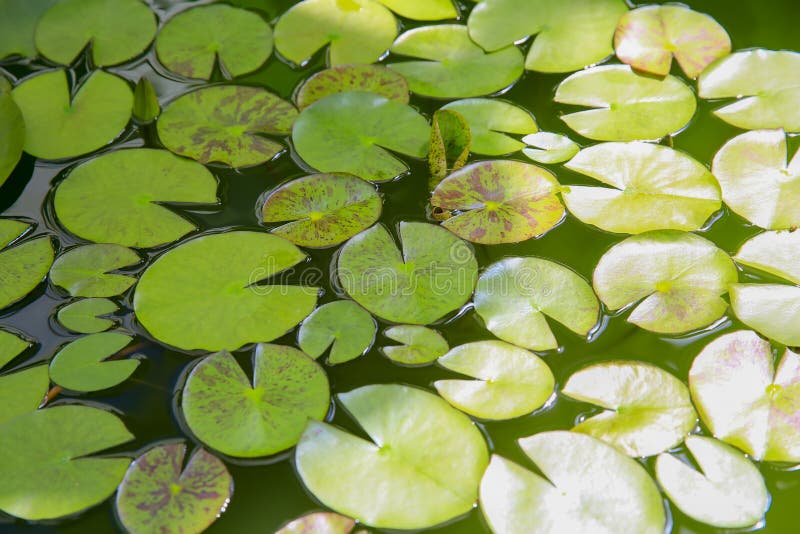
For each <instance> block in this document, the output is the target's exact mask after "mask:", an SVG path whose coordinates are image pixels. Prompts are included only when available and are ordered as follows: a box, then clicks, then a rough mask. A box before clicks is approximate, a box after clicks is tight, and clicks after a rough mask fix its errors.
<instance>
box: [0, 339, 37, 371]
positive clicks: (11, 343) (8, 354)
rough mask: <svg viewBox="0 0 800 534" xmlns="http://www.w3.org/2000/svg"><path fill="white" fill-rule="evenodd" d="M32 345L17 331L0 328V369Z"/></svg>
mask: <svg viewBox="0 0 800 534" xmlns="http://www.w3.org/2000/svg"><path fill="white" fill-rule="evenodd" d="M31 345H33V343H31V342H30V341H28V340H27V339H25V338H23V337H22V336H21V335H20V334H18V333H17V332H10V331H8V330H3V329H0V369H2V368H3V367H5V366H6V364H7V363H8V362H10V361H11V360H13V359H14V358H16V357H17V356H19V355H20V354H22V352H23V351H24V350H26V349H27V348H28V347H30V346H31Z"/></svg>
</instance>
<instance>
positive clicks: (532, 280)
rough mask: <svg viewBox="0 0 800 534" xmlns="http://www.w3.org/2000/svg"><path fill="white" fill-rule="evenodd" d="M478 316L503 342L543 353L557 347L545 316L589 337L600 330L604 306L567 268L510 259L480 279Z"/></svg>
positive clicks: (547, 261)
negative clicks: (596, 330)
mask: <svg viewBox="0 0 800 534" xmlns="http://www.w3.org/2000/svg"><path fill="white" fill-rule="evenodd" d="M475 311H476V312H477V313H478V315H480V317H481V318H482V319H483V321H484V323H485V324H486V328H487V329H488V330H489V331H490V332H492V333H493V334H494V335H496V336H497V337H499V338H500V339H502V340H505V341H508V342H509V343H513V344H515V345H518V346H520V347H524V348H526V349H531V350H540V351H541V350H551V349H556V348H558V341H557V340H556V338H555V336H554V335H553V332H552V330H550V326H549V325H548V324H547V319H546V317H550V318H551V319H553V320H555V321H557V322H559V323H561V324H563V325H564V326H566V327H567V328H569V329H570V330H571V331H573V332H575V333H576V334H578V335H579V336H587V335H588V334H589V332H591V330H592V329H593V328H594V327H595V325H597V322H598V318H599V316H600V303H599V302H598V301H597V297H595V295H594V291H592V288H591V286H589V284H588V283H587V282H586V280H584V279H583V278H582V277H581V276H580V275H578V274H577V273H576V272H575V271H573V270H572V269H570V268H568V267H564V266H563V265H561V264H559V263H555V262H553V261H550V260H546V259H543V258H532V257H528V258H505V259H503V260H500V261H498V262H496V263H493V264H492V265H490V266H489V267H488V268H487V269H486V270H485V271H484V272H483V273H482V274H481V276H480V278H479V279H478V286H477V287H476V288H475Z"/></svg>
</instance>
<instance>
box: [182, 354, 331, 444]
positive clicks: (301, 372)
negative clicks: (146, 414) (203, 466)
mask: <svg viewBox="0 0 800 534" xmlns="http://www.w3.org/2000/svg"><path fill="white" fill-rule="evenodd" d="M253 370H254V371H253V381H252V382H251V381H250V379H248V378H247V375H245V373H244V371H243V370H242V368H241V367H240V366H239V364H238V363H237V362H236V359H235V358H234V357H233V356H231V354H230V353H228V352H226V351H222V352H218V353H216V354H212V355H210V356H206V357H205V358H203V359H202V360H201V361H200V363H198V364H197V365H196V366H195V367H194V369H192V372H191V373H190V374H189V377H188V378H187V379H186V384H185V385H184V386H183V396H182V399H181V409H182V410H183V416H184V417H185V419H186V424H187V425H188V426H189V429H190V430H191V431H192V433H193V434H194V435H195V436H197V438H198V439H199V440H200V441H202V442H203V443H205V444H206V445H208V446H209V447H211V448H212V449H215V450H218V451H220V452H222V453H224V454H227V455H229V456H235V457H239V458H255V457H258V456H267V455H270V454H275V453H277V452H280V451H283V450H286V449H288V448H289V447H292V446H293V445H294V444H295V443H297V440H298V439H300V434H302V432H303V428H304V427H305V426H306V422H307V421H309V420H322V419H323V418H324V417H325V414H326V413H328V405H329V403H330V394H329V389H328V388H329V386H328V379H327V377H326V376H325V371H323V370H322V368H321V367H320V366H319V365H318V364H317V363H316V362H315V361H314V360H312V359H311V358H309V357H308V356H306V355H305V354H303V353H302V352H300V351H299V350H297V349H295V348H292V347H285V346H281V345H264V344H259V345H258V346H257V347H256V350H255V354H254V356H253Z"/></svg>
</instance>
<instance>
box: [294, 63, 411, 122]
mask: <svg viewBox="0 0 800 534" xmlns="http://www.w3.org/2000/svg"><path fill="white" fill-rule="evenodd" d="M347 91H366V92H368V93H375V94H376V95H381V96H382V97H385V98H388V99H389V100H396V101H398V102H401V103H403V104H408V82H407V81H406V79H405V78H403V77H402V76H401V75H400V74H398V73H396V72H395V71H393V70H392V69H389V68H386V67H384V66H383V65H359V64H353V65H336V66H335V67H331V68H329V69H325V70H323V71H320V72H317V73H315V74H313V75H312V76H310V77H309V78H308V79H306V81H304V82H303V85H301V86H300V87H298V88H297V91H296V92H295V95H294V102H295V104H297V107H298V108H299V109H300V110H301V111H302V110H304V109H305V108H307V107H308V106H310V105H311V104H313V103H314V102H316V101H317V100H322V99H323V98H325V97H326V96H330V95H334V94H336V93H345V92H347Z"/></svg>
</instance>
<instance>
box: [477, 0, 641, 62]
mask: <svg viewBox="0 0 800 534" xmlns="http://www.w3.org/2000/svg"><path fill="white" fill-rule="evenodd" d="M627 10H628V7H627V6H626V5H625V2H623V1H622V0H485V1H483V2H480V3H478V4H477V5H476V6H475V8H474V9H473V10H472V13H471V14H470V16H469V21H468V25H469V35H470V37H472V39H473V40H475V42H476V43H478V44H479V45H481V46H482V47H483V48H485V49H486V50H497V49H499V48H502V47H504V46H507V45H510V44H513V43H516V42H517V41H520V40H522V39H525V38H526V37H528V36H531V35H535V36H536V38H535V39H534V41H533V43H532V44H531V48H530V50H529V51H528V57H527V58H526V60H525V68H526V69H528V70H535V71H539V72H571V71H574V70H578V69H582V68H583V67H586V66H587V65H592V64H594V63H599V62H600V61H603V60H604V59H605V58H606V57H608V56H610V55H611V54H612V53H613V50H612V48H611V39H612V37H613V35H614V29H615V28H616V27H617V21H618V20H619V17H620V16H621V15H622V14H623V13H625V12H626V11H627Z"/></svg>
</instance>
